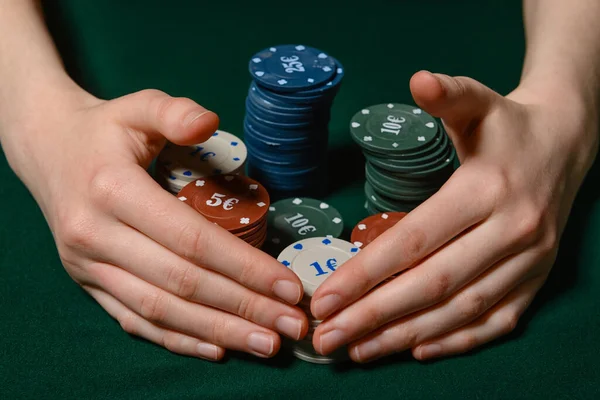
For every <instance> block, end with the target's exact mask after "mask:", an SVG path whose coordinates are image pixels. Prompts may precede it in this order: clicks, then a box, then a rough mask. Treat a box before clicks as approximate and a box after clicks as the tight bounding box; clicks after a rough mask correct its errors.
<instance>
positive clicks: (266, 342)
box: [248, 332, 273, 357]
mask: <svg viewBox="0 0 600 400" xmlns="http://www.w3.org/2000/svg"><path fill="white" fill-rule="evenodd" d="M248 347H249V348H250V350H251V351H252V352H253V353H254V354H256V355H257V356H260V357H268V356H270V355H271V354H273V338H272V337H271V336H270V335H267V334H265V333H261V332H253V333H251V334H249V335H248Z"/></svg>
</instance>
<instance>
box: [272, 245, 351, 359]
mask: <svg viewBox="0 0 600 400" xmlns="http://www.w3.org/2000/svg"><path fill="white" fill-rule="evenodd" d="M359 251H360V249H359V248H358V247H357V246H355V245H354V244H352V243H349V242H346V241H344V240H341V239H336V238H328V237H313V238H309V239H303V240H300V241H298V242H296V243H292V244H290V245H289V246H288V247H286V248H285V249H284V250H283V251H282V252H281V254H279V257H277V261H279V262H280V263H281V264H282V265H284V266H285V267H286V268H289V269H291V270H292V271H294V273H295V274H296V275H297V276H298V278H300V280H301V281H302V285H303V286H304V297H303V298H302V301H301V302H300V303H299V306H300V307H301V308H302V309H303V310H304V311H305V312H306V315H307V316H308V317H309V332H308V335H307V336H306V338H304V339H303V340H301V341H298V342H293V343H291V347H292V352H293V354H294V355H295V356H296V357H298V358H299V359H301V360H304V361H308V362H312V363H317V364H331V363H335V362H339V361H344V360H347V359H348V355H347V352H346V349H344V348H342V349H339V350H338V351H336V352H334V353H333V354H330V355H328V356H322V355H320V354H318V353H317V352H316V351H315V349H314V348H313V345H312V335H313V333H314V331H315V329H316V328H317V326H318V325H319V323H320V322H321V321H319V320H316V319H315V318H314V317H312V314H311V312H310V300H311V296H312V295H313V294H314V292H315V291H316V290H317V288H318V287H319V286H320V285H321V284H322V283H323V282H324V281H325V279H327V278H328V277H329V276H331V274H332V273H333V272H334V271H335V270H336V269H337V268H339V267H340V266H341V265H342V264H343V263H345V262H346V261H348V260H349V259H351V258H352V257H354V256H355V255H356V254H358V252H359Z"/></svg>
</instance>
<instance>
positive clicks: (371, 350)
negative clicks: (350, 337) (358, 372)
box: [354, 340, 381, 362]
mask: <svg viewBox="0 0 600 400" xmlns="http://www.w3.org/2000/svg"><path fill="white" fill-rule="evenodd" d="M380 354H381V345H380V344H379V341H378V340H371V341H369V342H365V343H363V344H361V345H358V346H356V347H355V348H354V355H355V356H356V359H357V361H359V362H364V361H368V360H370V359H371V358H374V357H377V356H378V355H380Z"/></svg>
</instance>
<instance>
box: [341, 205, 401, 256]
mask: <svg viewBox="0 0 600 400" xmlns="http://www.w3.org/2000/svg"><path fill="white" fill-rule="evenodd" d="M406 215H407V214H406V213H405V212H389V213H380V214H375V215H371V216H369V217H367V218H365V219H363V220H362V221H360V222H359V223H358V224H357V225H356V226H355V227H354V229H353V230H352V235H351V239H350V241H351V242H352V243H353V244H354V245H355V246H356V247H360V248H361V249H362V248H364V247H365V246H367V245H368V244H369V243H371V242H372V241H373V240H375V239H376V238H377V237H379V235H381V234H382V233H383V232H385V231H387V230H388V229H390V228H391V227H393V226H394V225H396V223H398V221H400V220H401V219H402V218H404V217H405V216H406Z"/></svg>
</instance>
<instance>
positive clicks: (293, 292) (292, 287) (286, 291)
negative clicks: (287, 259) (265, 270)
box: [273, 280, 302, 304]
mask: <svg viewBox="0 0 600 400" xmlns="http://www.w3.org/2000/svg"><path fill="white" fill-rule="evenodd" d="M273 293H275V296H277V297H279V298H280V299H282V300H285V301H287V302H288V303H290V304H296V303H297V302H299V301H300V295H301V293H302V292H301V291H300V286H298V285H297V284H295V283H294V282H291V281H282V280H279V281H277V282H275V284H274V285H273Z"/></svg>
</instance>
